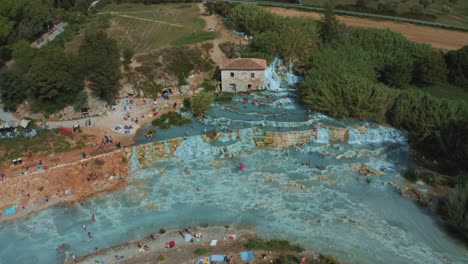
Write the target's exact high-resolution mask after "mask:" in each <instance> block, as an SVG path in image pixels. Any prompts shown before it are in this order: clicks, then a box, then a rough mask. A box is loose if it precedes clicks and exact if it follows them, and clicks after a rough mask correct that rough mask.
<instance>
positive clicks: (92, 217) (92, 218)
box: [91, 214, 96, 222]
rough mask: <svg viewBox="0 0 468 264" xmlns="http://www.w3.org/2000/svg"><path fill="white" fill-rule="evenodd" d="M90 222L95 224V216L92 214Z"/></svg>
mask: <svg viewBox="0 0 468 264" xmlns="http://www.w3.org/2000/svg"><path fill="white" fill-rule="evenodd" d="M91 220H92V221H93V222H96V216H94V214H93V215H92V216H91Z"/></svg>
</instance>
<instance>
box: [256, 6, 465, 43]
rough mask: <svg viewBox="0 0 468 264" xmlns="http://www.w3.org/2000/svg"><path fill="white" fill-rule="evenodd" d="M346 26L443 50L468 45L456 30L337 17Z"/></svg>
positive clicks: (306, 14)
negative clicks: (394, 34)
mask: <svg viewBox="0 0 468 264" xmlns="http://www.w3.org/2000/svg"><path fill="white" fill-rule="evenodd" d="M265 8H266V9H268V10H269V11H271V12H273V13H276V14H278V15H281V16H288V17H291V16H301V17H310V18H312V19H320V13H317V12H306V11H298V10H293V9H286V8H281V7H265ZM337 17H338V19H339V20H340V21H341V22H343V23H344V24H346V25H348V26H352V27H374V28H384V29H386V28H388V29H390V30H393V31H396V32H399V33H401V34H403V35H404V36H405V37H407V38H408V39H409V40H412V41H414V42H418V43H428V44H431V45H432V47H434V48H438V49H441V50H456V49H459V48H462V47H463V46H465V45H468V33H467V32H461V31H454V30H447V29H441V28H434V27H426V26H419V25H414V24H409V23H401V22H394V21H375V20H370V19H365V18H358V17H351V16H337Z"/></svg>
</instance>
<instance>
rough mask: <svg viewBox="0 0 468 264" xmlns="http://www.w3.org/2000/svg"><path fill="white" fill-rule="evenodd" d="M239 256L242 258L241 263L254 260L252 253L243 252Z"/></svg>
mask: <svg viewBox="0 0 468 264" xmlns="http://www.w3.org/2000/svg"><path fill="white" fill-rule="evenodd" d="M240 256H241V258H242V261H247V260H251V259H254V258H255V257H254V253H253V252H252V251H244V252H241V253H240Z"/></svg>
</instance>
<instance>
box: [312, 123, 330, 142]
mask: <svg viewBox="0 0 468 264" xmlns="http://www.w3.org/2000/svg"><path fill="white" fill-rule="evenodd" d="M314 141H315V142H316V143H319V144H328V143H330V130H329V129H328V128H326V127H321V126H319V127H318V128H317V136H316V137H315V139H314Z"/></svg>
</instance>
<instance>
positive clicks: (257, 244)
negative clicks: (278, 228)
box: [246, 239, 304, 252]
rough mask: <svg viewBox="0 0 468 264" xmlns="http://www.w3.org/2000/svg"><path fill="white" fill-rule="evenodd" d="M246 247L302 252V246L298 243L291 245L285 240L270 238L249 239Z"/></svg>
mask: <svg viewBox="0 0 468 264" xmlns="http://www.w3.org/2000/svg"><path fill="white" fill-rule="evenodd" d="M246 247H247V248H248V249H250V250H274V251H294V252H303V251H304V248H303V247H301V246H299V245H292V244H290V243H289V241H287V240H281V239H272V240H269V241H265V240H261V239H249V240H248V241H247V245H246Z"/></svg>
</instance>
